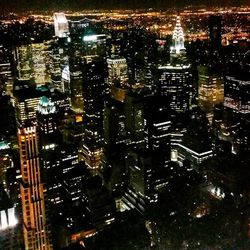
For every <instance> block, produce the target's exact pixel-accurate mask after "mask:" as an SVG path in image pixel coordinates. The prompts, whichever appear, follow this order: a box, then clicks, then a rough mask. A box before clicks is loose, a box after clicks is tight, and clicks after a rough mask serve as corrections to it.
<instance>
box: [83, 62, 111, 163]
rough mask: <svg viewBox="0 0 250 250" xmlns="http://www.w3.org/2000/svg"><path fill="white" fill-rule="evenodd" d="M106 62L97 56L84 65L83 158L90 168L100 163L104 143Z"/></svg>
mask: <svg viewBox="0 0 250 250" xmlns="http://www.w3.org/2000/svg"><path fill="white" fill-rule="evenodd" d="M105 68H106V64H105V61H104V60H103V59H102V58H97V59H96V60H93V61H91V62H89V63H86V64H85V65H84V73H83V75H84V85H83V97H84V140H83V148H82V150H83V151H82V152H83V159H84V160H85V161H86V164H87V165H88V166H89V167H90V168H97V167H98V166H99V164H100V160H101V155H102V151H103V149H102V146H103V145H102V144H103V110H104V95H105V90H106V71H105Z"/></svg>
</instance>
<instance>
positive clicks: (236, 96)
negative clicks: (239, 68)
mask: <svg viewBox="0 0 250 250" xmlns="http://www.w3.org/2000/svg"><path fill="white" fill-rule="evenodd" d="M224 106H225V107H227V108H229V109H230V110H232V111H233V112H234V113H237V114H241V115H244V114H249V113H250V81H249V80H246V79H240V77H234V76H226V78H225V100H224Z"/></svg>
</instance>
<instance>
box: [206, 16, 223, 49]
mask: <svg viewBox="0 0 250 250" xmlns="http://www.w3.org/2000/svg"><path fill="white" fill-rule="evenodd" d="M221 22H222V16H216V15H211V16H209V39H210V47H211V49H212V50H214V51H215V50H216V51H218V50H220V49H221V35H222V34H221V32H222V26H221Z"/></svg>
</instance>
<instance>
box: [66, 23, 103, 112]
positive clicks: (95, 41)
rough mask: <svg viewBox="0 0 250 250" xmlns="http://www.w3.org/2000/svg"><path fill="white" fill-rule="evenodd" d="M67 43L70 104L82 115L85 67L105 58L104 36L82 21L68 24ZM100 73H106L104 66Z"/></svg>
mask: <svg viewBox="0 0 250 250" xmlns="http://www.w3.org/2000/svg"><path fill="white" fill-rule="evenodd" d="M69 41H70V42H69V51H68V53H69V72H70V92H71V95H70V96H71V104H72V109H73V110H74V111H76V112H77V113H83V112H84V105H85V104H84V97H83V95H84V89H83V86H84V85H86V83H85V82H84V77H85V76H84V72H85V71H86V69H85V66H86V65H88V63H91V61H92V60H93V59H95V58H98V57H99V58H105V57H106V35H104V34H100V33H99V32H98V31H96V28H95V27H94V26H93V25H92V24H90V23H88V22H86V20H82V21H81V22H80V21H79V22H70V37H69ZM87 67H88V66H87ZM102 71H107V69H106V66H105V67H103V68H100V72H101V74H102Z"/></svg>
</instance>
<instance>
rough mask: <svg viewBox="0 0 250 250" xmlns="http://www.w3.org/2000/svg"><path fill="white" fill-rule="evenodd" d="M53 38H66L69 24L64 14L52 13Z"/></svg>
mask: <svg viewBox="0 0 250 250" xmlns="http://www.w3.org/2000/svg"><path fill="white" fill-rule="evenodd" d="M54 27H55V36H57V37H59V38H62V37H67V35H68V32H69V23H68V20H67V18H66V16H65V14H64V13H54Z"/></svg>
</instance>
